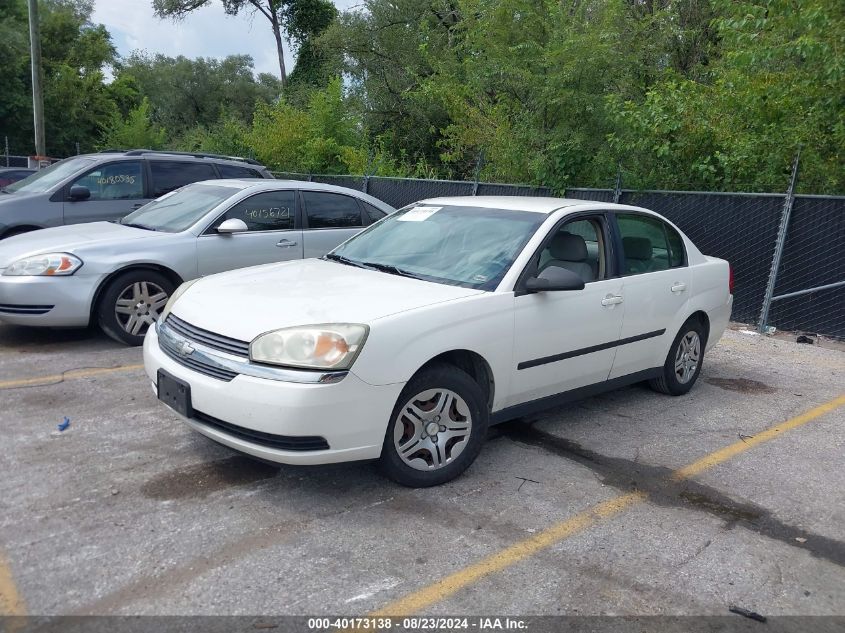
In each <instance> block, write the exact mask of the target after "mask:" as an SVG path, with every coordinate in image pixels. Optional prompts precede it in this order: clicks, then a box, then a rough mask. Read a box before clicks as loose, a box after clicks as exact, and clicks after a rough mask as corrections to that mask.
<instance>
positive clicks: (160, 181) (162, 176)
mask: <svg viewBox="0 0 845 633" xmlns="http://www.w3.org/2000/svg"><path fill="white" fill-rule="evenodd" d="M150 170H151V171H152V175H153V197H154V198H158V197H159V196H163V195H164V194H166V193H170V192H171V191H173V190H174V189H178V188H179V187H184V186H185V185H189V184H191V183H192V182H197V181H199V180H212V179H214V178H217V173H216V172H215V171H214V167H213V166H211V165H210V164H209V163H199V162H197V163H194V162H188V161H164V160H151V161H150Z"/></svg>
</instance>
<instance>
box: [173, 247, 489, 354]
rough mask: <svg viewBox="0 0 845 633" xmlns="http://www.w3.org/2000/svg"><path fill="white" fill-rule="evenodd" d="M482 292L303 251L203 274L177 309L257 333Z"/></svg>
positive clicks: (205, 322) (243, 335)
mask: <svg viewBox="0 0 845 633" xmlns="http://www.w3.org/2000/svg"><path fill="white" fill-rule="evenodd" d="M481 292H482V291H481V290H473V289H471V288H461V287H458V286H448V285H445V284H439V283H432V282H428V281H420V280H417V279H411V278H408V277H400V276H398V275H391V274H388V273H382V272H378V271H373V270H365V269H362V268H355V267H353V266H347V265H344V264H340V263H337V262H330V261H324V260H320V259H305V260H297V261H291V262H283V263H280V264H267V265H264V266H254V267H252V268H242V269H241V270H234V271H231V272H227V273H221V274H219V275H213V276H211V277H208V278H206V279H202V280H200V281H198V282H197V283H195V284H194V285H193V286H191V287H190V288H189V289H188V290H187V291H186V292H185V293H184V294H183V295H182V296H181V297H180V298H179V299H178V300H177V301H176V303H175V304H174V305H173V308H172V313H173V314H174V315H176V316H177V317H179V318H181V319H184V320H185V321H187V322H188V323H190V324H192V325H195V326H197V327H200V328H203V329H205V330H210V331H211V332H215V333H217V334H222V335H224V336H229V337H232V338H235V339H239V340H241V341H251V340H252V339H254V338H255V337H256V336H258V335H259V334H262V333H264V332H268V331H270V330H276V329H279V328H283V327H289V326H294V325H308V324H317V323H364V324H366V323H369V322H371V321H373V320H374V319H378V318H380V317H384V316H388V315H390V314H396V313H398V312H404V311H406V310H411V309H414V308H419V307H422V306H426V305H431V304H435V303H441V302H444V301H451V300H453V299H459V298H461V297H467V296H470V295H474V294H480V293H481ZM398 351H399V350H397V352H398Z"/></svg>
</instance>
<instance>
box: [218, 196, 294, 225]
mask: <svg viewBox="0 0 845 633" xmlns="http://www.w3.org/2000/svg"><path fill="white" fill-rule="evenodd" d="M295 205H296V192H295V191H267V192H265V193H258V194H255V195H254V196H251V197H249V198H247V199H246V200H241V201H240V202H238V203H237V204H236V205H235V206H233V207H232V208H231V209H229V210H228V211H226V213H224V214H223V217H221V218H219V219H218V220H217V222H215V223H214V226H215V227H216V226H219V225H220V223H221V222H223V220H229V219H231V218H237V219H238V220H243V221H244V222H245V223H246V225H247V227H249V230H250V231H283V230H285V229H292V228H293V226H294V210H295V208H296V206H295Z"/></svg>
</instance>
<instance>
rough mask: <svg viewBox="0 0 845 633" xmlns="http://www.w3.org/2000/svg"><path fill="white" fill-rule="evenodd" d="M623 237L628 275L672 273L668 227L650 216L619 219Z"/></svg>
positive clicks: (630, 216) (631, 216) (618, 217)
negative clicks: (670, 269) (664, 271)
mask: <svg viewBox="0 0 845 633" xmlns="http://www.w3.org/2000/svg"><path fill="white" fill-rule="evenodd" d="M616 220H617V222H618V224H619V232H620V233H621V235H622V250H623V252H624V255H625V270H624V274H626V275H638V274H640V273H651V272H656V271H658V270H668V269H669V243H668V241H667V239H666V231H665V230H664V228H663V227H664V224H663V222H661V221H660V220H658V219H657V218H652V217H649V216H646V215H633V214H631V215H628V214H619V215H617V216H616Z"/></svg>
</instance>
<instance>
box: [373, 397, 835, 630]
mask: <svg viewBox="0 0 845 633" xmlns="http://www.w3.org/2000/svg"><path fill="white" fill-rule="evenodd" d="M842 405H845V395H842V396H840V397H838V398H836V399H834V400H831V401H830V402H826V403H825V404H822V405H820V406H818V407H815V408H813V409H810V410H809V411H807V412H806V413H802V414H801V415H799V416H796V417H794V418H792V419H790V420H787V421H786V422H782V423H781V424H778V425H776V426H773V427H771V428H769V429H766V430H765V431H762V432H760V433H757V434H756V435H754V436H753V437H752V438H749V439H746V440H745V441H744V442H736V443H734V444H731V445H730V446H726V447H725V448H722V449H720V450H718V451H715V452H713V453H710V454H709V455H706V456H705V457H702V458H701V459H699V460H697V461H695V462H693V463H692V464H689V465H688V466H684V467H683V468H680V469H678V470H676V471H674V472H673V473H672V479H674V480H676V481H680V480H683V479H688V478H690V477H692V476H693V475H697V474H698V473H701V472H703V471H705V470H707V469H708V468H712V467H713V466H716V465H718V464H721V463H722V462H725V461H727V460H729V459H731V458H732V457H736V456H737V455H739V454H740V453H743V452H745V451H747V450H748V449H750V448H752V447H754V446H757V445H758V444H762V443H763V442H768V441H769V440H772V439H774V438H776V437H778V436H779V435H781V434H782V433H785V432H786V431H789V430H791V429H795V428H798V427H799V426H803V425H804V424H807V423H808V422H811V421H812V420H815V419H816V418H818V417H820V416H822V415H824V414H825V413H829V412H831V411H833V410H834V409H837V408H839V407H841V406H842ZM647 498H648V495H647V494H645V493H642V492H632V493H628V494H624V495H619V496H617V497H614V498H613V499H610V500H608V501H604V502H602V503H600V504H598V505H595V506H592V507H591V508H589V509H587V510H586V511H584V512H581V513H580V514H577V515H575V516H574V517H572V518H569V519H567V520H565V521H562V522H560V523H556V524H555V525H553V526H551V527H549V528H547V529H545V530H543V531H542V532H540V533H539V534H536V535H534V536H532V537H531V538H528V539H525V540H523V541H520V542H518V543H516V544H514V545H511V546H510V547H507V548H505V549H503V550H501V551H499V552H496V553H495V554H491V555H490V556H487V557H486V558H483V559H481V560H480V561H478V562H477V563H473V564H472V565H470V566H468V567H465V568H463V569H461V570H459V571H456V572H454V573H453V574H450V575H448V576H446V577H445V578H442V579H441V580H438V581H437V582H434V583H433V584H431V585H428V586H427V587H423V588H422V589H418V590H417V591H414V592H413V593H410V594H408V595H407V596H405V597H403V598H399V599H398V600H395V601H393V602H391V603H389V604H387V605H385V606H384V607H382V608H381V609H379V610H377V611H375V612H374V613H372V614H371V615H375V616H388V615H392V616H401V615H409V614H412V613H417V612H418V611H421V610H422V609H425V608H426V607H429V606H431V605H433V604H436V603H438V602H440V601H441V600H444V599H446V598H448V597H449V596H451V595H453V594H455V593H457V592H458V591H460V590H461V589H463V588H464V587H468V586H469V585H472V584H473V583H475V582H477V581H479V580H481V579H482V578H484V577H486V576H489V575H490V574H493V573H495V572H498V571H502V570H504V569H507V568H508V567H511V566H512V565H515V564H516V563H518V562H520V561H522V560H525V559H526V558H528V557H529V556H533V555H534V554H536V553H537V552H540V551H542V550H544V549H547V548H549V547H551V546H552V545H555V544H557V543H560V542H561V541H563V540H565V539H567V538H569V537H571V536H574V535H576V534H578V533H580V532H583V531H584V530H586V529H588V528H590V527H592V526H594V525H598V524H599V523H601V522H603V521H606V520H608V519H610V518H612V517H613V516H615V515H617V514H619V513H620V512H622V511H623V510H626V509H627V508H629V507H631V506H633V505H635V504H637V503H639V502H641V501H645V500H646V499H647Z"/></svg>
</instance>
